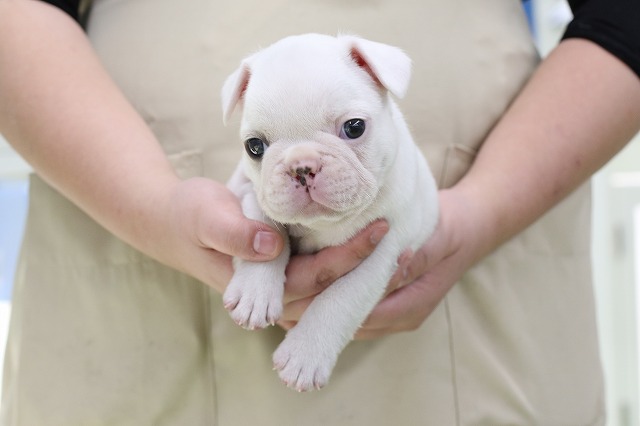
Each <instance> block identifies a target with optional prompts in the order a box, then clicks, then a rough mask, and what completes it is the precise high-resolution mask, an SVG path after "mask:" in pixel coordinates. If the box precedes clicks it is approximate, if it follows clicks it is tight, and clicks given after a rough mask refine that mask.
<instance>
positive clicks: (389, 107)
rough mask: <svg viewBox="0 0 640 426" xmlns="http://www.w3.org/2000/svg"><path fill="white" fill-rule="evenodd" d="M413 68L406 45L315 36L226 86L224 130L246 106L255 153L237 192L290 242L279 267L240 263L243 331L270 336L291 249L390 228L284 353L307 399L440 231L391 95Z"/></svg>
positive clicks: (281, 47)
mask: <svg viewBox="0 0 640 426" xmlns="http://www.w3.org/2000/svg"><path fill="white" fill-rule="evenodd" d="M410 69H411V61H410V59H409V58H408V57H407V55H405V54H404V53H403V52H402V51H401V50H400V49H398V48H395V47H392V46H388V45H384V44H380V43H376V42H372V41H368V40H364V39H361V38H356V37H351V36H339V37H331V36H325V35H318V34H308V35H302V36H295V37H288V38H285V39H283V40H280V41H279V42H277V43H275V44H273V45H271V46H270V47H268V48H266V49H264V50H261V51H259V52H258V53H255V54H254V55H252V56H250V57H248V58H246V59H245V60H244V61H242V63H241V65H240V68H239V69H237V70H236V71H235V72H234V73H233V74H232V75H231V76H229V77H228V78H227V80H226V82H225V84H224V87H223V89H222V103H223V112H224V119H225V122H226V121H227V120H228V118H229V116H230V115H231V113H232V112H233V110H234V109H235V108H236V106H242V110H243V115H242V123H241V129H240V133H241V138H242V140H243V141H244V146H245V149H246V155H245V156H244V157H243V159H242V161H241V162H240V165H239V166H238V169H237V170H236V173H235V174H234V176H233V177H232V178H231V180H230V181H229V188H230V189H231V190H232V191H234V193H235V194H236V195H237V196H238V197H239V198H240V199H241V202H242V208H243V211H244V214H245V215H246V216H247V217H249V218H251V219H255V220H259V221H263V222H265V223H267V224H270V225H272V226H274V227H275V228H277V229H279V230H280V231H282V232H283V234H285V235H288V237H289V238H285V240H287V247H285V250H284V251H283V252H282V254H281V255H280V256H279V257H278V258H277V259H275V260H273V261H271V262H267V263H254V262H247V261H243V260H240V259H234V265H235V274H234V276H233V279H232V280H231V282H230V284H229V286H228V288H227V290H226V291H225V293H224V299H223V300H224V304H225V307H226V308H227V309H228V310H229V311H230V312H231V316H232V317H233V319H234V320H235V321H236V322H237V323H238V324H240V325H241V326H243V327H245V328H248V329H254V328H262V327H265V326H267V325H269V324H274V323H275V322H276V321H277V320H278V319H279V318H280V315H281V313H282V296H283V290H284V281H285V267H286V266H287V262H288V261H289V256H290V252H291V251H293V252H298V253H312V252H316V251H318V250H320V249H322V248H323V247H327V246H333V245H338V244H342V243H344V242H346V241H347V240H348V239H349V238H350V237H352V236H354V235H355V234H356V233H357V232H358V231H360V230H362V229H363V228H364V227H365V226H366V225H367V224H369V223H370V222H372V221H373V220H375V219H378V218H386V219H387V220H388V222H389V225H390V230H389V232H388V233H387V235H385V237H384V238H383V239H382V241H381V242H380V243H379V245H378V246H377V248H376V249H375V251H374V252H373V253H372V254H371V255H370V256H369V257H367V258H366V259H365V260H364V261H363V262H362V263H361V264H360V265H359V266H358V267H357V268H355V269H354V270H353V271H351V272H349V273H348V274H347V275H345V276H343V277H341V278H339V279H338V280H337V281H336V282H335V283H334V284H333V285H331V286H329V287H328V288H327V289H326V290H325V291H323V292H322V293H321V294H320V295H318V296H317V297H316V298H315V300H314V301H313V303H311V305H310V306H309V308H308V309H307V310H306V312H305V313H304V315H303V316H302V318H301V319H300V321H299V322H298V324H297V325H296V326H295V327H294V328H293V329H291V330H290V331H289V332H288V333H287V335H286V338H285V339H284V341H283V342H282V343H281V344H280V346H279V347H278V349H277V350H276V352H275V353H274V355H273V363H274V367H275V369H277V370H278V371H279V375H280V378H281V379H282V380H283V381H284V383H286V384H287V385H288V386H289V387H292V388H295V389H297V390H299V391H306V390H310V389H313V388H318V389H319V388H320V387H322V386H324V385H325V384H326V383H327V381H328V379H329V376H330V374H331V371H332V369H333V367H334V365H335V363H336V360H337V358H338V355H339V354H340V352H341V351H342V350H343V349H344V347H345V346H346V345H347V344H348V343H349V341H350V340H351V339H352V338H353V336H354V334H355V332H356V331H357V330H358V327H360V326H361V325H362V323H363V322H364V321H365V319H366V318H367V316H368V314H369V313H370V312H371V310H372V309H373V308H374V307H375V305H376V304H377V302H378V301H379V300H380V299H381V297H382V296H383V294H384V292H385V288H386V285H387V283H388V281H389V279H390V278H391V276H392V275H393V273H394V272H395V270H396V269H397V266H398V265H397V259H398V257H399V255H400V254H401V252H403V251H404V250H405V249H407V248H412V249H417V248H418V247H419V246H420V245H422V244H423V243H424V242H425V240H426V239H427V237H428V236H429V235H430V234H431V233H432V231H433V229H434V228H435V225H436V222H437V219H438V205H437V190H436V185H435V182H434V179H433V177H432V175H431V173H430V171H429V168H428V166H427V163H426V161H425V159H424V157H423V156H422V154H421V153H420V151H419V150H418V148H417V147H416V145H415V144H414V143H413V140H412V138H411V135H410V133H409V130H408V128H407V125H406V123H405V121H404V119H403V117H402V115H401V113H400V111H399V110H398V108H397V106H396V105H395V103H394V102H393V100H392V99H391V96H390V95H389V93H392V94H394V95H396V96H398V97H402V96H403V95H404V94H405V92H406V90H407V86H408V84H409V76H410ZM289 244H290V247H291V248H290V247H289Z"/></svg>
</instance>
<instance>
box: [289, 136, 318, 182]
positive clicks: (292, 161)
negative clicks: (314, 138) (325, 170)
mask: <svg viewBox="0 0 640 426" xmlns="http://www.w3.org/2000/svg"><path fill="white" fill-rule="evenodd" d="M284 162H285V164H286V165H287V167H288V169H289V174H290V175H291V177H293V178H294V179H296V180H297V181H298V182H300V184H301V185H302V186H307V184H308V180H309V179H313V178H315V175H316V174H317V173H318V172H319V171H320V168H321V165H320V154H318V152H317V151H316V150H315V149H313V148H311V147H308V146H304V145H297V146H294V147H291V148H290V149H289V151H288V152H287V153H286V155H285V158H284Z"/></svg>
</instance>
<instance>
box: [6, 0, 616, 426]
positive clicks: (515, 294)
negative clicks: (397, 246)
mask: <svg viewBox="0 0 640 426" xmlns="http://www.w3.org/2000/svg"><path fill="white" fill-rule="evenodd" d="M303 32H323V33H329V34H335V33H338V32H349V33H357V34H360V35H362V36H364V37H367V38H371V39H374V40H378V41H383V42H386V43H389V44H393V45H397V46H400V47H402V48H403V49H405V50H406V51H407V52H408V53H409V54H410V56H411V57H412V58H413V60H414V73H413V80H412V83H411V87H410V94H409V95H408V96H407V98H406V99H404V100H402V101H401V102H400V106H401V108H402V109H403V110H404V111H405V112H406V116H407V118H408V120H409V122H410V125H411V127H412V129H413V132H414V135H415V137H416V139H417V141H418V142H419V143H420V144H421V146H422V147H423V148H424V151H425V153H426V154H427V156H428V158H429V161H430V163H431V164H432V167H433V170H434V172H435V174H436V176H437V177H438V179H439V181H440V184H441V186H449V185H451V184H453V183H454V182H455V181H456V180H457V179H458V178H459V177H460V176H461V175H462V174H463V173H464V172H465V170H466V169H467V168H468V166H469V164H470V162H471V161H472V159H473V156H474V153H475V152H476V150H477V149H478V147H479V145H480V143H481V141H482V140H483V138H484V137H485V135H486V134H487V132H488V131H489V129H490V128H491V126H492V124H493V123H494V122H495V121H496V119H497V118H498V117H499V116H500V114H501V113H502V112H503V111H504V109H505V108H506V106H507V104H508V103H509V101H510V100H511V99H512V98H513V96H514V95H515V94H516V93H517V91H518V90H519V88H520V87H521V85H522V84H523V82H524V81H525V80H526V78H527V76H528V75H529V73H530V72H531V70H532V68H533V67H534V66H535V64H536V62H537V57H536V53H535V51H534V47H533V45H532V43H531V40H530V37H529V34H528V30H527V27H526V22H525V18H524V16H523V13H522V10H521V4H520V1H519V0H484V1H476V2H473V1H461V0H421V1H418V0H414V1H410V0H406V1H395V0H375V1H374V0H372V1H364V0H351V1H346V0H345V1H341V0H340V1H339V0H273V1H268V0H254V1H246V2H243V1H234V2H231V1H228V2H220V1H215V0H184V1H175V0H129V1H124V0H102V1H100V0H98V1H96V2H95V4H94V8H93V15H92V17H91V19H90V22H89V27H88V33H89V36H90V38H91V40H92V42H93V43H94V45H95V48H96V50H97V51H98V53H99V54H100V56H101V57H102V59H103V61H104V64H105V66H106V67H107V68H108V70H109V71H110V72H111V74H112V75H113V76H114V78H115V79H116V81H117V82H118V84H119V85H120V86H121V87H122V89H123V91H124V92H125V93H126V95H127V96H128V98H129V99H130V100H131V102H132V103H133V104H134V105H135V106H136V107H137V108H138V110H139V111H140V113H141V114H142V115H143V116H144V118H145V119H146V120H147V122H148V123H149V125H150V126H151V127H152V129H153V130H154V132H155V133H156V134H157V136H158V138H159V139H160V141H161V142H162V145H163V147H164V148H165V150H166V152H167V155H168V156H169V157H170V158H171V160H172V162H173V164H174V165H175V167H176V168H177V170H179V172H180V173H181V175H183V176H194V175H203V176H209V177H213V178H215V179H220V180H225V179H226V177H227V176H228V174H229V173H230V171H231V170H232V168H233V167H234V164H235V162H236V160H237V158H238V157H239V155H240V153H241V151H242V148H241V145H240V142H239V141H238V137H237V126H234V125H232V126H230V127H229V128H224V127H223V126H222V124H221V111H220V106H219V103H220V101H219V91H220V87H221V84H222V82H223V79H224V78H225V77H226V75H228V74H229V73H230V72H231V71H232V70H233V69H234V68H235V67H236V66H237V64H238V62H239V61H240V59H241V58H242V57H243V56H245V55H246V54H247V53H249V52H252V51H254V50H255V49H256V48H258V47H260V46H266V45H268V44H270V43H271V42H273V41H275V40H277V39H278V38H280V37H283V36H286V35H290V34H296V33H303ZM114 125H117V123H114ZM131 143H135V141H131ZM588 194H589V189H588V188H587V187H584V188H582V189H581V190H579V191H578V192H577V193H576V194H574V195H573V196H572V197H571V198H570V199H568V200H567V201H565V202H564V203H563V204H562V205H561V206H559V207H557V208H556V209H554V210H553V211H552V212H551V213H549V214H547V215H546V216H545V217H544V218H543V219H542V220H540V221H539V222H538V223H536V224H535V225H534V226H532V227H531V228H530V229H528V230H527V231H526V232H524V233H523V234H522V235H520V236H519V237H518V238H516V239H514V240H513V241H511V242H509V243H508V244H506V245H505V246H504V247H502V248H501V249H500V250H498V251H497V252H496V253H495V254H494V255H492V256H490V257H489V258H488V259H486V260H485V261H483V262H482V264H480V265H479V266H477V267H476V268H474V269H473V270H471V271H470V272H469V273H468V274H466V276H465V277H464V279H463V280H462V281H461V282H460V283H458V284H457V285H456V286H455V287H454V289H453V290H452V291H451V292H450V294H449V295H448V296H447V298H446V300H445V301H444V302H443V303H442V304H441V305H440V306H439V308H438V309H436V311H435V312H434V313H433V314H432V315H431V317H430V318H429V319H428V320H427V321H426V322H425V323H424V324H423V326H422V327H421V328H420V329H419V330H417V331H415V332H410V333H401V334H397V335H393V336H389V337H387V338H384V339H380V340H376V341H367V342H354V343H352V344H350V346H349V347H348V348H347V349H346V351H345V352H344V353H343V355H342V356H341V358H340V359H339V362H338V364H337V367H336V370H335V373H334V375H333V377H332V380H331V382H330V384H329V386H328V387H327V388H326V389H324V390H322V391H321V392H312V393H308V394H298V393H296V392H292V391H291V390H288V389H286V388H285V387H284V386H283V385H281V384H280V382H279V380H278V378H277V375H276V373H275V372H273V371H272V370H271V353H272V351H273V350H274V348H275V347H276V345H277V344H278V342H280V341H281V339H282V337H283V336H282V334H283V333H282V332H281V331H280V330H279V329H276V328H271V329H269V330H265V331H260V332H247V331H245V330H242V329H240V328H239V327H237V326H236V325H235V324H233V322H232V321H231V320H230V319H229V318H228V315H227V313H226V312H225V311H224V309H222V307H221V303H220V296H219V295H218V294H217V293H215V292H213V291H210V290H209V289H208V288H207V287H205V286H204V285H202V284H200V283H198V282H196V281H194V280H192V279H190V278H188V277H186V276H183V275H181V274H179V273H177V272H174V271H172V270H169V269H167V268H165V267H163V266H160V265H158V264H156V263H155V262H153V261H152V260H150V259H148V258H146V257H145V256H143V255H141V254H140V253H138V252H136V251H134V250H132V249H130V248H129V247H128V246H126V245H124V244H122V243H121V242H120V241H118V240H117V239H116V238H114V237H112V236H111V235H110V234H108V233H106V232H105V231H104V230H103V229H101V228H100V227H99V226H98V225H96V224H95V223H94V222H93V221H91V220H90V219H89V218H87V217H86V216H85V215H84V214H83V213H82V212H80V211H79V210H78V209H76V208H75V207H74V206H73V205H71V204H70V203H69V202H68V201H66V200H65V199H64V198H62V197H61V196H59V195H58V194H57V193H56V192H55V191H53V190H52V189H51V188H49V187H48V186H46V185H45V184H44V183H43V182H42V181H41V180H40V179H39V178H37V177H34V178H33V179H32V186H31V209H30V213H29V219H28V226H27V232H26V239H25V243H24V249H23V253H22V258H21V262H20V265H19V271H18V274H17V275H18V278H17V283H16V288H15V302H14V311H13V321H12V325H11V331H10V333H11V337H10V343H9V346H8V353H7V365H6V370H5V377H6V383H5V387H4V396H5V399H6V400H5V402H4V406H3V411H2V416H3V417H2V419H3V421H4V423H3V424H5V425H24V426H37V425H64V426H69V425H135V426H141V425H143V426H144V425H221V426H243V425H285V426H288V425H291V426H295V425H359V426H363V425H434V426H448V425H474V426H475V425H488V426H496V425H507V424H508V425H545V426H546V425H597V424H603V422H604V414H603V395H602V393H603V391H602V387H603V386H602V377H601V370H600V363H599V358H598V347H597V336H596V326H595V321H594V306H593V305H594V303H593V295H592V289H591V282H590V267H589V262H588V260H589V210H590V206H589V196H588ZM470 214H473V212H470Z"/></svg>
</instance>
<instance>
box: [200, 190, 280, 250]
mask: <svg viewBox="0 0 640 426" xmlns="http://www.w3.org/2000/svg"><path fill="white" fill-rule="evenodd" d="M201 208H202V211H201V213H200V215H199V216H198V217H199V219H200V221H201V223H200V224H199V229H200V233H199V239H200V242H201V243H202V245H203V246H205V247H210V248H213V249H215V250H217V251H220V252H222V253H226V254H228V255H231V256H237V257H240V258H242V259H245V260H252V261H266V260H271V259H273V258H275V257H276V256H277V255H278V254H279V253H280V252H281V251H282V248H283V247H284V240H283V237H282V235H280V233H279V232H277V231H276V230H275V229H273V228H271V227H270V226H268V225H267V224H265V223H263V222H259V221H255V220H250V219H247V218H246V217H245V215H244V214H243V213H242V209H241V207H240V203H239V201H238V199H237V198H236V197H235V196H234V195H233V194H232V193H231V192H230V191H229V190H228V189H226V188H224V187H222V188H221V189H220V190H218V191H216V193H215V195H214V196H213V197H212V199H209V200H208V203H207V204H205V205H202V206H201Z"/></svg>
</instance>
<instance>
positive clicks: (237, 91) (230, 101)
mask: <svg viewBox="0 0 640 426" xmlns="http://www.w3.org/2000/svg"><path fill="white" fill-rule="evenodd" d="M250 76H251V71H250V69H249V64H248V63H247V61H246V60H245V61H243V62H242V64H241V65H240V68H238V69H237V70H235V71H234V72H233V74H231V75H230V76H229V77H227V79H226V80H225V82H224V85H223V86H222V121H223V123H224V124H225V125H226V124H227V123H228V122H229V118H231V114H233V111H234V110H235V109H236V106H237V105H238V102H240V100H241V99H242V96H243V95H244V91H245V90H246V89H247V85H248V84H249V77H250Z"/></svg>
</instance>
